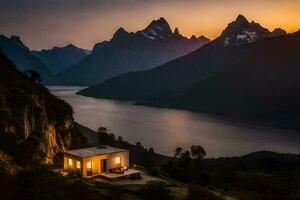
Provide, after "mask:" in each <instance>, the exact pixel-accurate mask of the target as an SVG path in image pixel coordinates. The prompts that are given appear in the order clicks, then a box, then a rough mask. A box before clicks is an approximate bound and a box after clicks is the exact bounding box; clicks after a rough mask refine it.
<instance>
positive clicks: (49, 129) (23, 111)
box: [0, 52, 85, 165]
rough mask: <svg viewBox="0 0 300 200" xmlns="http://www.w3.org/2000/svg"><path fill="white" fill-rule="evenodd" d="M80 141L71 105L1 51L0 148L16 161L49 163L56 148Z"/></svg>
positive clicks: (81, 140)
mask: <svg viewBox="0 0 300 200" xmlns="http://www.w3.org/2000/svg"><path fill="white" fill-rule="evenodd" d="M0 53H1V52H0ZM84 142H85V140H84V138H83V136H82V135H81V133H80V132H79V131H77V130H76V127H75V125H74V119H73V111H72V108H71V106H70V105H68V104H67V103H65V102H64V101H63V100H60V99H58V98H57V97H55V96H54V95H52V94H51V93H50V92H49V91H48V90H47V89H46V88H45V87H43V86H42V85H40V84H38V83H36V81H34V80H32V79H31V78H28V77H27V76H25V75H24V74H22V73H20V72H19V71H18V70H16V68H15V67H14V65H13V63H12V62H11V61H10V60H8V59H6V58H5V57H4V55H3V54H2V53H1V54H0V150H1V151H3V152H4V153H6V154H7V155H9V156H11V157H12V158H14V159H15V161H16V162H17V164H19V165H26V164H29V163H30V162H36V161H40V162H44V163H47V164H52V163H54V162H55V157H56V156H57V155H58V154H59V153H60V152H63V151H65V150H68V149H70V148H74V147H76V146H82V145H84Z"/></svg>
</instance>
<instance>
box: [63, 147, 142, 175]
mask: <svg viewBox="0 0 300 200" xmlns="http://www.w3.org/2000/svg"><path fill="white" fill-rule="evenodd" d="M128 166H129V151H128V150H126V149H119V148H114V147H110V146H97V147H92V148H85V149H76V150H71V151H67V152H65V153H64V170H65V171H77V172H79V173H80V175H81V176H82V177H83V178H90V177H94V176H98V175H100V176H101V175H103V176H104V177H107V178H111V177H115V178H119V177H122V176H126V175H128V176H129V175H132V174H136V173H137V172H138V171H137V170H133V171H132V170H130V171H129V169H128Z"/></svg>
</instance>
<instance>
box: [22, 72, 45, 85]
mask: <svg viewBox="0 0 300 200" xmlns="http://www.w3.org/2000/svg"><path fill="white" fill-rule="evenodd" d="M25 74H27V75H28V76H29V78H30V79H31V80H33V81H34V82H36V83H40V82H42V81H43V80H42V79H41V76H40V73H38V72H37V71H35V70H26V71H25Z"/></svg>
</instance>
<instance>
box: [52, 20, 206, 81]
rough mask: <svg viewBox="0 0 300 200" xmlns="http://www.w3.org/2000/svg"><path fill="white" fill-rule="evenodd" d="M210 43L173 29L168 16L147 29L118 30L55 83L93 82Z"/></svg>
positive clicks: (174, 56) (60, 74) (143, 67)
mask: <svg viewBox="0 0 300 200" xmlns="http://www.w3.org/2000/svg"><path fill="white" fill-rule="evenodd" d="M208 42H209V39H207V38H205V37H203V36H202V37H200V38H196V37H193V38H191V39H188V38H186V37H184V36H182V35H181V34H180V33H179V31H178V29H176V30H175V31H174V33H173V32H172V30H171V28H170V26H169V24H168V22H167V21H166V20H165V19H164V18H160V19H158V20H155V21H152V22H151V24H150V25H149V26H147V27H146V28H145V29H144V30H141V31H138V32H136V33H129V32H127V31H126V30H125V29H124V28H120V29H118V30H117V31H116V32H115V34H114V35H113V38H112V39H111V40H110V41H104V42H101V43H98V44H96V45H95V46H94V49H93V51H92V53H91V54H90V55H88V56H87V57H85V58H84V59H83V60H81V61H80V62H79V63H78V64H76V65H75V66H73V67H72V68H70V69H68V70H66V71H64V72H61V73H59V74H58V75H57V76H56V82H55V83H54V84H73V85H74V84H77V85H78V84H79V85H90V84H95V83H99V82H102V81H105V80H107V79H109V78H112V77H115V76H118V75H120V74H124V73H127V72H131V71H141V70H145V69H150V68H153V67H155V66H158V65H161V64H163V63H165V62H167V61H170V60H172V59H175V58H177V57H180V56H183V55H185V54H187V53H190V52H191V51H193V50H196V49H197V48H199V47H201V46H202V45H204V44H206V43H208Z"/></svg>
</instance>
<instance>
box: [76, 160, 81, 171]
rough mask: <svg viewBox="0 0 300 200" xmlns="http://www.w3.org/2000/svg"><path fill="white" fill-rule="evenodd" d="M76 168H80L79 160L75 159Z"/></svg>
mask: <svg viewBox="0 0 300 200" xmlns="http://www.w3.org/2000/svg"><path fill="white" fill-rule="evenodd" d="M76 168H77V169H80V161H76Z"/></svg>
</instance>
